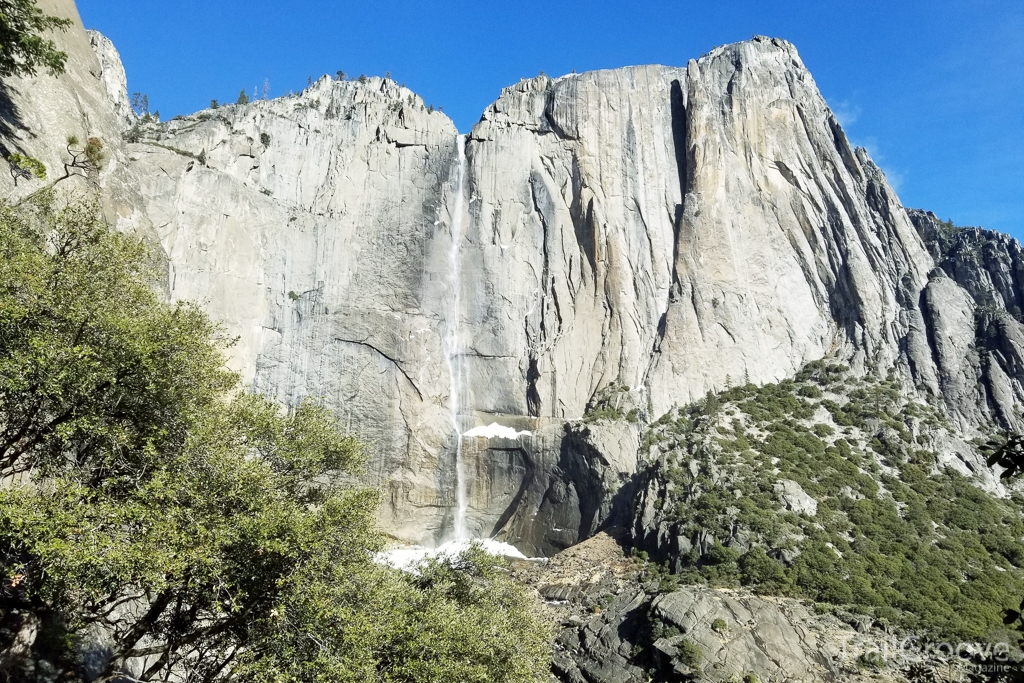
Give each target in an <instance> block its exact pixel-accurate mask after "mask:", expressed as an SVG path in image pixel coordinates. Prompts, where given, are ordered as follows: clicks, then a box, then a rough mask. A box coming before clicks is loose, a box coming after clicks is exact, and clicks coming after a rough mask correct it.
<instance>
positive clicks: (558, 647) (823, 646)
mask: <svg viewBox="0 0 1024 683" xmlns="http://www.w3.org/2000/svg"><path fill="white" fill-rule="evenodd" d="M612 532H613V533H614V532H615V530H614V529H613V530H612ZM652 568H653V565H651V564H650V563H648V562H645V561H642V560H636V559H631V558H628V557H625V556H624V555H623V553H622V550H621V548H620V547H619V545H618V542H617V541H616V537H613V536H609V535H608V534H605V533H601V534H598V535H597V536H595V537H593V538H591V539H589V540H587V541H585V542H583V543H581V544H579V545H577V546H575V547H573V548H571V549H569V550H566V551H564V552H562V553H559V554H558V555H556V556H554V557H553V558H552V559H551V561H550V562H547V563H543V564H532V565H531V564H527V563H518V564H517V565H516V567H515V569H514V575H515V576H516V578H518V579H519V580H520V581H522V582H523V583H524V584H525V585H527V586H528V587H530V588H531V589H533V590H534V591H535V592H536V594H537V595H538V596H539V597H540V598H541V599H542V600H543V601H544V609H545V611H546V612H547V613H548V615H549V617H550V618H551V620H552V621H554V622H556V623H558V624H560V626H559V630H558V635H557V636H556V640H555V653H554V659H553V666H552V672H553V678H554V680H558V681H564V682H566V683H646V682H647V681H690V680H702V681H723V682H725V681H744V680H746V681H806V682H808V683H812V682H814V683H816V682H833V681H844V682H853V683H855V682H859V681H869V680H873V681H906V680H908V677H907V676H908V671H909V670H911V667H915V666H916V667H917V669H916V670H917V672H918V674H919V675H924V674H927V673H931V674H932V675H934V674H935V672H936V670H945V671H947V672H949V673H950V675H963V674H964V665H963V662H962V661H952V662H951V661H944V660H941V658H936V657H934V656H931V655H929V654H928V653H926V652H924V648H922V647H921V644H920V643H919V641H917V640H916V639H915V638H907V634H904V633H900V632H898V631H894V630H891V629H890V630H886V629H884V628H882V627H881V625H880V624H874V623H873V622H872V620H871V619H864V618H863V617H860V618H858V617H857V616H855V615H852V614H847V613H843V612H841V611H836V612H835V613H832V612H822V611H817V610H814V609H812V608H811V607H810V606H809V605H807V604H804V603H802V602H801V601H799V600H794V599H791V598H774V597H769V596H763V595H755V594H753V593H751V592H749V591H746V590H736V589H715V588H709V587H706V586H672V585H671V584H669V583H665V582H664V581H662V579H660V578H659V575H658V574H657V572H656V571H652ZM938 654H939V655H941V654H942V652H939V653H938ZM947 659H950V658H947ZM910 680H938V679H935V678H927V677H926V678H923V679H915V678H910ZM950 680H955V679H954V678H951V679H950Z"/></svg>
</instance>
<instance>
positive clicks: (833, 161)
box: [3, 0, 1024, 553]
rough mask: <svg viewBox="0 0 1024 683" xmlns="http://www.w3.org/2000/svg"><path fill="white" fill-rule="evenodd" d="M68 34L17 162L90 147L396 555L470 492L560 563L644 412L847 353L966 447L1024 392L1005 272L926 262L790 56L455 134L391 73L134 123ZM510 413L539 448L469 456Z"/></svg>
mask: <svg viewBox="0 0 1024 683" xmlns="http://www.w3.org/2000/svg"><path fill="white" fill-rule="evenodd" d="M44 9H46V10H48V11H53V12H55V13H57V14H65V15H74V14H75V12H74V7H73V4H72V3H71V0H47V3H44ZM75 16H77V15H75ZM63 40H65V41H66V45H67V47H68V51H69V55H71V57H70V60H69V70H68V73H67V74H66V75H65V76H62V77H61V78H60V79H56V80H54V79H49V80H48V79H47V78H45V77H39V78H37V79H35V80H32V81H31V82H29V81H11V82H10V83H5V84H4V89H5V92H6V93H7V105H6V109H5V111H6V112H7V114H6V115H5V119H4V120H5V121H7V129H6V130H5V131H4V136H3V137H4V144H5V145H6V148H7V150H8V151H21V152H24V153H28V154H31V155H32V156H36V157H38V158H40V159H43V160H44V161H45V163H46V164H47V166H48V167H50V168H51V169H53V168H60V165H61V149H62V146H61V141H62V140H63V139H64V138H63V136H65V135H66V134H67V133H75V134H77V135H79V136H80V137H84V136H86V135H96V136H99V137H101V139H103V140H104V142H105V144H106V148H107V150H108V157H109V158H108V163H107V165H106V166H105V168H104V170H103V171H102V173H100V174H99V175H98V176H97V177H96V178H94V179H93V181H95V182H96V183H98V185H99V186H100V187H101V189H102V192H103V198H104V206H105V209H106V211H107V214H108V216H109V217H110V219H111V222H113V223H115V224H116V225H117V226H118V228H119V229H122V230H135V231H138V232H140V233H141V234H144V235H146V236H147V237H148V238H149V239H151V240H153V241H154V242H158V243H159V245H160V248H161V250H162V251H163V253H164V255H165V258H166V263H167V282H166V288H167V292H168V294H169V295H170V296H171V297H174V298H190V299H198V300H200V301H203V302H205V305H206V306H207V308H208V310H209V311H210V312H211V314H213V315H214V316H215V317H216V318H218V319H219V320H221V321H223V322H224V324H225V325H226V328H227V330H228V331H229V333H230V334H232V335H237V336H238V338H239V342H238V343H237V344H236V346H235V347H234V348H233V349H232V351H231V353H232V358H231V362H232V365H233V367H234V368H236V369H237V370H238V371H239V372H240V373H241V374H242V376H243V378H244V380H245V382H246V383H247V384H248V385H249V386H251V387H253V388H255V389H256V390H258V391H261V392H265V393H267V394H269V395H271V396H274V397H275V398H277V399H278V400H280V401H281V402H282V403H283V404H285V405H287V406H294V405H296V404H297V403H298V402H299V401H301V400H303V399H305V398H311V399H314V400H317V401H321V402H323V403H325V404H327V405H328V406H330V407H331V408H332V409H334V410H335V411H336V413H337V414H338V415H339V417H340V419H341V420H342V421H343V422H344V424H345V425H346V426H348V427H349V428H350V429H351V430H352V431H353V432H354V433H355V434H357V435H358V436H359V437H360V438H361V439H362V440H363V441H364V442H365V443H366V444H367V448H368V450H369V452H370V454H371V466H370V471H369V473H368V477H369V480H370V481H371V482H372V483H374V484H377V485H379V486H381V487H382V488H383V489H384V490H385V500H386V503H385V506H384V511H383V518H382V521H383V523H384V524H385V525H386V526H387V527H388V528H389V529H390V530H391V531H392V532H393V533H395V534H396V535H398V536H401V537H402V538H404V539H406V540H409V541H415V542H421V543H426V544H432V543H434V542H438V541H441V540H444V539H445V538H446V537H449V536H451V535H452V534H453V533H454V529H455V519H454V517H455V515H456V514H457V512H458V505H457V499H458V497H459V496H458V492H459V491H460V490H464V491H465V492H466V495H467V504H468V510H467V513H466V520H465V527H466V528H467V530H468V531H469V532H470V533H471V534H474V535H491V534H499V535H502V536H503V538H504V540H507V541H510V542H513V543H516V544H517V545H519V547H521V548H522V549H523V550H524V551H526V552H529V553H541V552H543V553H550V552H554V551H556V550H558V549H560V548H564V547H566V546H568V545H571V544H572V543H574V542H576V541H578V540H579V539H581V538H584V537H586V536H587V535H589V534H591V533H593V531H594V530H596V529H597V528H599V527H600V526H601V525H602V524H603V523H605V522H606V521H607V519H608V518H609V516H612V515H614V513H615V511H616V510H619V509H624V508H623V505H622V503H621V501H622V500H623V499H628V498H629V497H630V496H631V488H630V487H631V486H632V483H633V481H634V477H635V472H636V467H637V453H638V448H639V445H640V438H641V433H642V431H643V426H644V425H646V424H647V423H649V422H650V421H651V420H653V419H655V418H657V417H658V416H660V415H662V414H664V413H665V412H666V411H668V410H669V409H670V408H672V407H673V406H675V405H685V404H688V403H690V402H692V401H693V400H695V399H696V398H699V397H701V396H703V395H705V394H706V393H707V392H708V391H717V390H721V389H723V388H725V387H726V386H728V385H730V383H733V384H735V383H739V382H746V381H750V382H753V383H764V382H770V381H775V380H779V379H782V378H784V377H787V376H791V375H792V374H794V373H795V372H796V371H797V369H798V368H800V367H802V366H803V365H804V364H805V363H806V362H807V361H810V360H814V359H817V358H821V357H823V356H825V355H828V354H833V355H836V356H841V357H843V358H845V359H846V360H848V361H850V362H851V364H852V366H853V367H854V368H855V370H856V371H857V372H860V373H866V372H874V373H881V374H885V373H886V372H888V371H889V370H893V371H894V372H895V373H896V374H897V375H898V376H899V377H900V378H901V379H902V381H904V382H905V383H906V384H907V385H908V386H911V387H914V388H915V390H918V391H921V392H923V393H931V394H932V395H934V396H936V397H941V398H942V400H943V401H944V402H945V404H946V406H947V407H948V410H949V411H950V414H951V415H952V416H953V417H954V419H955V420H957V422H958V425H959V426H960V427H961V428H962V429H964V430H967V431H968V432H970V430H973V429H975V428H977V427H978V426H979V425H987V424H989V423H991V422H993V421H996V422H1002V423H1009V422H1011V420H1012V419H1013V418H1012V416H1013V415H1014V414H1015V413H1014V410H1015V406H1016V405H1017V404H1018V403H1019V402H1020V400H1021V398H1022V396H1024V394H1022V389H1021V384H1020V379H1021V378H1024V375H1022V372H1021V368H1022V366H1021V364H1020V359H1021V356H1020V354H1019V349H1020V345H1019V344H1018V341H1019V340H1021V339H1024V337H1021V335H1020V331H1019V326H1018V324H1017V323H1016V321H1015V320H1014V319H1013V318H1012V316H1004V315H1001V314H999V310H1002V309H998V306H999V301H1002V305H1003V306H1004V307H1006V306H1016V305H1018V303H1016V302H1018V300H1019V297H1018V298H1013V297H1014V296H1016V294H1014V295H1013V296H1011V290H1012V291H1013V292H1019V291H1020V290H1019V288H1018V287H1017V285H1016V281H1015V280H1013V279H1012V278H1010V279H1007V277H1002V276H996V275H991V276H990V280H991V283H992V287H993V289H992V292H994V293H998V294H999V295H1000V297H1001V299H992V305H993V306H995V307H996V309H997V310H996V312H995V313H991V314H990V312H989V309H988V308H984V306H988V305H989V303H985V304H984V305H983V308H982V309H980V312H979V308H978V305H979V304H978V301H979V300H978V299H977V297H976V290H977V287H975V286H974V285H973V284H971V283H972V282H974V281H977V282H978V283H982V282H988V281H986V280H984V278H983V277H982V271H981V270H979V271H976V272H975V271H972V272H974V276H971V277H973V278H974V279H973V280H971V279H970V277H968V276H966V275H965V276H963V277H961V276H960V275H959V274H958V273H960V272H961V271H955V272H954V273H953V275H949V274H944V275H942V276H941V277H940V276H939V273H946V271H945V270H942V269H940V270H939V271H938V272H935V271H934V270H933V269H934V268H935V266H936V258H937V257H936V255H935V254H934V253H929V250H928V247H927V246H926V240H922V238H921V236H920V234H919V233H918V231H917V230H915V226H914V224H913V223H912V221H911V217H910V216H908V213H907V212H906V211H905V210H904V209H903V207H902V206H901V205H900V203H899V200H898V198H897V197H896V195H895V193H894V192H893V191H892V189H891V188H890V187H889V186H888V184H887V183H886V181H885V178H884V176H883V175H882V173H881V171H879V170H878V168H877V167H875V166H874V165H873V164H872V163H871V161H870V160H869V159H868V157H867V155H866V153H865V152H864V151H863V150H856V149H853V148H852V147H851V146H850V144H849V142H848V140H847V139H846V136H845V135H844V133H843V131H842V129H841V127H840V126H839V124H838V122H837V121H836V119H835V117H834V116H833V114H832V113H831V111H830V110H829V109H828V106H827V105H826V103H825V102H824V100H823V99H822V97H821V95H820V94H819V93H818V91H817V88H816V86H815V84H814V81H813V79H812V78H811V76H810V74H809V73H808V72H807V70H806V69H805V67H804V66H803V64H802V62H801V61H800V58H799V55H798V54H797V51H796V49H795V48H794V47H793V46H792V45H790V44H789V43H786V42H785V41H781V40H776V39H768V38H763V37H758V38H755V39H753V40H751V41H748V42H744V43H738V44H735V45H728V46H724V47H721V48H717V49H715V50H713V51H712V52H711V53H709V54H708V55H705V56H704V57H702V58H701V59H699V60H692V61H690V62H689V63H688V64H687V65H686V66H685V67H680V68H670V67H662V66H648V67H632V68H627V69H618V70H614V71H598V72H592V73H585V74H573V75H570V76H564V77H561V78H557V79H550V78H547V77H545V76H541V77H539V78H534V79H529V80H524V81H521V82H520V83H519V84H516V85H514V86H511V87H509V88H506V89H505V90H504V91H503V92H502V95H501V97H500V98H499V99H498V101H496V102H495V103H494V104H493V105H491V106H490V107H488V109H487V110H486V111H485V112H484V114H483V117H482V118H481V120H480V122H479V123H478V124H477V125H476V126H474V128H473V130H472V131H471V132H470V133H469V134H468V135H467V136H466V137H465V140H464V144H460V143H459V140H458V132H457V131H456V129H455V127H454V125H453V124H452V123H451V121H450V120H449V119H447V118H446V117H445V116H444V115H443V114H441V113H440V112H435V111H432V110H430V109H427V108H425V107H424V106H423V102H422V100H421V99H420V98H419V97H417V96H416V95H415V94H414V93H412V92H410V91H408V90H407V89H405V88H402V87H400V86H399V85H398V84H396V83H394V82H393V81H391V80H389V79H380V78H369V79H360V80H359V81H347V82H338V81H332V80H331V79H329V78H327V77H324V78H322V79H320V80H318V81H317V82H316V83H314V84H312V85H311V86H310V87H309V88H307V89H306V90H305V91H304V92H302V93H301V94H299V95H297V96H291V97H285V98H280V99H277V100H273V101H256V102H253V103H250V104H247V105H231V106H225V107H221V108H218V109H211V110H206V111H203V112H199V113H197V114H194V115H191V116H187V117H180V118H178V119H177V120H173V121H169V122H166V123H162V124H157V123H148V124H142V123H140V124H139V125H138V126H135V124H134V122H133V120H132V118H131V114H130V107H129V108H128V110H126V109H125V105H126V103H127V102H128V99H127V92H126V90H125V85H124V80H123V77H122V71H123V69H121V67H120V64H119V60H118V59H117V56H116V51H115V50H114V49H113V46H111V45H110V44H109V41H105V39H102V37H100V36H98V35H93V36H92V43H91V46H90V39H89V37H87V36H86V34H85V33H84V31H83V30H82V28H81V26H80V25H77V26H76V28H75V30H73V31H71V32H69V33H68V34H67V35H66V36H64V37H63ZM129 124H131V126H132V128H131V129H130V130H127V127H128V126H129ZM4 182H5V183H6V184H5V185H4V187H3V189H4V191H5V192H7V193H8V194H9V195H15V196H20V195H23V194H24V193H27V192H29V191H32V189H34V188H33V187H32V186H30V184H29V183H27V182H23V183H22V184H21V185H19V186H18V187H17V188H15V187H14V186H13V184H12V183H7V182H6V181H4ZM1006 253H1009V252H1006ZM992 263H995V262H994V261H993V262H992ZM1000 263H1002V262H1000ZM1006 263H1012V261H1007V262H1006ZM993 267H995V266H993ZM1000 267H1002V266H1000ZM943 268H945V266H943ZM988 268H989V262H988V261H985V262H984V263H983V267H982V270H984V271H985V272H989V270H987V269H988ZM930 272H931V273H932V274H931V275H929V273H930ZM964 272H966V271H964ZM991 272H993V273H994V272H995V271H991ZM1004 275H1005V273H1004ZM964 278H966V279H964ZM992 278H995V279H992ZM978 286H981V285H980V284H979V285H978ZM985 286H988V285H985ZM972 287H973V289H972ZM986 301H988V300H986ZM1011 301H1012V302H1014V303H1011ZM979 340H981V341H979ZM979 379H982V380H983V381H982V385H981V386H980V387H979V386H978V380H979ZM609 392H612V393H614V394H615V401H616V405H617V406H618V407H617V408H616V409H615V410H611V409H610V408H608V406H607V405H606V402H605V399H606V398H607V396H608V395H609ZM602 406H603V407H602ZM606 408H607V410H606ZM620 408H621V410H620ZM588 414H589V415H591V416H595V415H599V416H600V417H596V418H593V419H589V420H584V418H585V417H586V416H587V415H588ZM492 422H495V423H498V424H500V425H505V426H507V427H514V428H515V430H516V431H517V432H520V434H518V435H517V436H516V437H515V438H512V439H507V438H502V437H495V438H491V439H483V438H476V437H467V438H466V439H460V438H459V434H460V433H464V432H467V431H470V430H471V429H472V428H473V427H475V426H478V425H486V424H490V423H492ZM522 432H526V433H525V434H524V433H522ZM460 443H462V444H463V445H464V448H462V449H461V451H460V445H459V444H460ZM459 452H461V454H462V456H463V460H464V462H463V463H462V465H461V466H457V464H456V459H457V453H459ZM460 468H461V469H462V470H463V471H464V472H465V476H466V477H467V478H468V479H469V481H464V482H462V484H461V488H460V485H459V484H457V482H456V478H457V473H458V471H459V470H460ZM627 507H628V506H627Z"/></svg>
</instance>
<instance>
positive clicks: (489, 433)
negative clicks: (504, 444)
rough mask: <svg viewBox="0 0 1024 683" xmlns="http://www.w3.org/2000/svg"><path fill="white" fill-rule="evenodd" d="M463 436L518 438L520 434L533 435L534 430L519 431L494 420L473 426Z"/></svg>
mask: <svg viewBox="0 0 1024 683" xmlns="http://www.w3.org/2000/svg"><path fill="white" fill-rule="evenodd" d="M463 436H483V437H486V438H488V439H493V438H496V437H500V438H502V439H517V438H519V437H520V436H533V433H532V432H525V431H524V432H517V431H516V430H515V429H513V428H512V427H503V426H501V425H500V424H498V423H497V422H492V423H491V424H489V425H487V426H486V427H473V428H472V429H470V430H469V431H468V432H465V433H464V434H463Z"/></svg>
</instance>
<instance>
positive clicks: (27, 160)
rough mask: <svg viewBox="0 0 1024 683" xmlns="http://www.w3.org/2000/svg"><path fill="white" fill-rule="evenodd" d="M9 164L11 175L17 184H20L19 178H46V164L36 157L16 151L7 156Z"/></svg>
mask: <svg viewBox="0 0 1024 683" xmlns="http://www.w3.org/2000/svg"><path fill="white" fill-rule="evenodd" d="M7 165H8V166H9V167H10V171H11V177H12V178H13V179H14V184H15V185H17V184H18V180H19V179H22V180H28V179H30V178H36V179H37V180H46V164H44V163H43V162H41V161H39V159H36V158H34V157H30V156H27V155H24V154H18V153H17V152H14V153H13V154H11V155H10V156H8V157H7Z"/></svg>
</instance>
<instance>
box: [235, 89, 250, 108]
mask: <svg viewBox="0 0 1024 683" xmlns="http://www.w3.org/2000/svg"><path fill="white" fill-rule="evenodd" d="M235 104H249V96H248V95H246V94H245V88H242V91H241V92H240V93H238V99H237V100H236V101H235Z"/></svg>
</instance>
